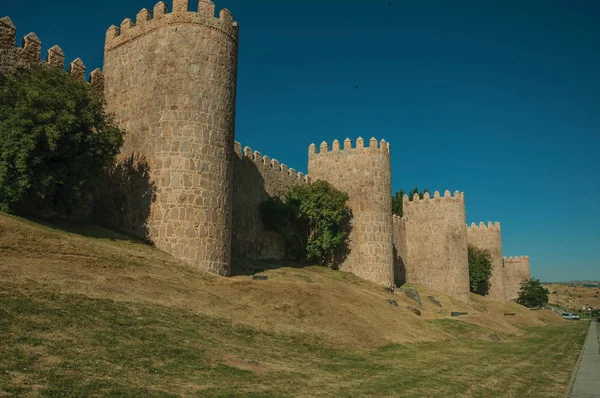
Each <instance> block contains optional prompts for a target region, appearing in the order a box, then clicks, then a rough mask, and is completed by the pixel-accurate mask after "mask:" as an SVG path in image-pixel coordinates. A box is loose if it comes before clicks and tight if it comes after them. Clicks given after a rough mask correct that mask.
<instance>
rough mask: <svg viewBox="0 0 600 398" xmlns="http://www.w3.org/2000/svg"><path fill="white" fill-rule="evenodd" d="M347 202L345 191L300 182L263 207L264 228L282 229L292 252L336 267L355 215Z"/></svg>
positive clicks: (322, 183) (318, 183)
mask: <svg viewBox="0 0 600 398" xmlns="http://www.w3.org/2000/svg"><path fill="white" fill-rule="evenodd" d="M347 202H348V195H347V194H346V193H344V192H342V191H339V190H337V189H335V188H334V187H333V186H332V185H331V184H329V183H327V182H325V181H317V182H315V183H313V184H311V185H297V186H295V187H294V188H293V189H291V190H290V192H288V193H287V194H286V195H285V196H284V198H283V199H280V198H278V197H274V198H271V199H269V200H267V201H265V202H263V203H262V204H261V207H260V208H261V212H262V218H263V224H264V226H265V228H266V229H267V230H271V231H275V232H277V233H279V234H280V235H281V236H282V237H283V238H284V239H285V240H286V243H287V244H288V247H289V248H290V251H291V253H292V254H293V255H295V256H296V257H302V258H306V259H308V260H311V261H316V262H317V263H319V264H320V265H327V266H330V267H332V268H336V267H337V266H339V264H340V263H341V262H342V261H343V258H344V256H345V254H346V252H347V238H348V234H349V233H350V219H351V216H352V213H351V210H350V208H349V207H348V206H347Z"/></svg>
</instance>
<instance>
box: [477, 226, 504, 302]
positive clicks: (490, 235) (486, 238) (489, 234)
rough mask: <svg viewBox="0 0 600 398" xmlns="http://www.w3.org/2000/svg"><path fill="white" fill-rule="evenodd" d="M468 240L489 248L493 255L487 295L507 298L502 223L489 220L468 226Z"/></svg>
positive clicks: (478, 246)
mask: <svg viewBox="0 0 600 398" xmlns="http://www.w3.org/2000/svg"><path fill="white" fill-rule="evenodd" d="M467 241H468V242H469V244H470V245H473V246H475V247H477V248H479V249H484V250H488V251H489V252H490V254H491V255H492V276H491V277H490V286H489V290H488V294H487V296H488V297H489V298H491V299H494V300H498V301H504V300H506V297H505V292H504V262H503V257H502V236H501V232H500V223H499V222H496V223H494V224H492V222H488V225H487V226H486V225H485V224H484V223H482V222H481V223H479V225H477V224H475V223H472V224H471V226H470V227H467Z"/></svg>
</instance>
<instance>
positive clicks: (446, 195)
mask: <svg viewBox="0 0 600 398" xmlns="http://www.w3.org/2000/svg"><path fill="white" fill-rule="evenodd" d="M442 199H446V200H456V201H459V202H464V201H465V193H464V192H459V191H454V196H452V195H451V193H450V191H449V190H446V191H444V196H440V191H435V192H434V193H433V198H432V197H431V195H430V194H429V192H425V194H424V195H423V199H421V197H420V196H419V194H417V193H416V194H414V195H413V198H412V201H411V200H410V199H409V197H408V195H404V196H403V197H402V202H403V203H404V204H407V203H419V202H429V201H432V200H442Z"/></svg>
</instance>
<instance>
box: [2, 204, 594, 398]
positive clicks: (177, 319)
mask: <svg viewBox="0 0 600 398" xmlns="http://www.w3.org/2000/svg"><path fill="white" fill-rule="evenodd" d="M62 228H63V229H65V228H67V229H71V230H74V231H75V232H77V233H78V234H74V233H68V232H65V231H64V230H61V229H55V228H50V227H44V226H41V225H39V224H35V223H32V222H29V221H24V220H21V219H18V218H14V217H10V216H6V215H2V214H0V396H2V395H3V394H5V395H10V394H25V395H32V396H36V395H42V396H61V397H64V396H88V395H92V396H93V395H96V396H107V395H114V396H181V395H186V396H236V395H244V396H261V397H262V396H286V395H289V396H291V395H295V396H317V395H318V396H373V395H377V396H400V395H401V396H407V397H409V396H415V397H417V396H486V397H489V396H515V397H516V396H561V393H563V394H564V389H565V386H566V383H567V381H568V377H569V370H570V369H571V368H572V366H573V364H574V361H575V359H576V357H577V355H578V347H579V346H580V345H581V344H582V343H583V338H584V337H585V325H584V324H583V323H577V322H567V321H563V320H561V319H558V318H556V317H555V316H554V315H553V314H551V313H548V312H540V311H536V312H531V311H528V310H525V309H523V308H522V307H520V306H518V305H515V304H503V303H496V302H493V301H491V300H488V299H486V298H482V297H475V296H474V297H473V303H472V304H470V305H468V304H463V303H459V302H455V301H453V300H452V299H450V298H448V297H446V296H443V295H442V294H440V293H438V292H434V291H430V290H427V289H425V288H422V287H418V289H419V292H420V294H421V297H422V299H423V306H420V305H418V304H417V303H416V302H414V301H412V300H410V299H409V298H407V297H406V296H405V295H403V294H401V293H396V294H395V295H393V296H391V295H390V294H389V293H386V292H385V291H384V289H382V288H380V287H378V286H375V285H373V284H370V283H368V282H365V281H362V280H360V279H358V278H355V277H353V276H352V275H349V274H345V273H342V272H334V271H331V270H328V269H324V268H319V267H304V268H297V267H295V266H294V264H281V263H276V264H275V263H269V262H238V263H237V268H238V270H240V271H243V272H240V273H254V272H256V271H257V270H256V267H263V268H272V269H267V270H266V271H264V272H261V274H262V275H266V276H268V277H269V280H267V281H257V280H252V278H251V276H236V277H233V278H218V277H214V276H211V275H208V274H205V273H202V272H201V271H198V270H196V269H194V268H193V267H189V266H185V265H183V264H181V263H179V262H178V261H177V260H175V259H173V258H172V257H170V256H168V255H166V254H164V253H161V252H159V251H157V250H154V249H153V248H151V247H149V246H146V245H143V244H140V243H137V242H135V241H131V240H128V239H127V238H126V237H124V236H121V235H119V234H115V233H113V232H109V231H106V230H102V229H100V228H97V227H76V226H73V225H70V226H65V225H62ZM84 235H87V236H84ZM286 265H287V266H286ZM428 295H433V296H435V298H436V299H437V300H439V301H440V302H441V303H442V306H443V307H442V308H439V307H437V306H436V305H434V304H433V303H432V302H431V301H430V300H429V299H428V298H427V296H428ZM390 298H393V299H395V300H397V301H398V304H399V306H398V307H396V306H393V305H391V304H389V303H388V302H386V300H387V299H390ZM407 306H413V307H415V308H419V309H420V310H421V311H422V312H423V316H421V317H418V316H416V315H414V314H413V313H412V312H410V311H409V310H408V309H407V308H406V307H407ZM450 311H465V312H469V315H468V316H466V317H461V318H460V320H457V319H452V318H450V317H448V316H445V315H444V314H448V313H449V312H450ZM505 312H515V313H517V316H514V317H513V316H511V317H507V316H504V315H503V314H504V313H505ZM491 333H497V334H498V335H499V336H500V337H501V338H502V341H501V342H493V341H490V339H489V338H488V336H489V335H490V334H491Z"/></svg>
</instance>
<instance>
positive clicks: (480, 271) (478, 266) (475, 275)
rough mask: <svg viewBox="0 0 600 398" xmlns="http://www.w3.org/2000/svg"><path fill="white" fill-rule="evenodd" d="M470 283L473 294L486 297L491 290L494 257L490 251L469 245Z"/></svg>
mask: <svg viewBox="0 0 600 398" xmlns="http://www.w3.org/2000/svg"><path fill="white" fill-rule="evenodd" d="M468 250H469V282H470V286H469V288H470V290H471V292H472V293H476V294H480V295H482V296H485V295H486V294H487V293H488V291H489V288H490V277H491V276H492V267H493V265H492V255H491V254H490V252H489V251H487V250H483V249H479V248H478V247H475V246H473V245H469V248H468Z"/></svg>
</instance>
